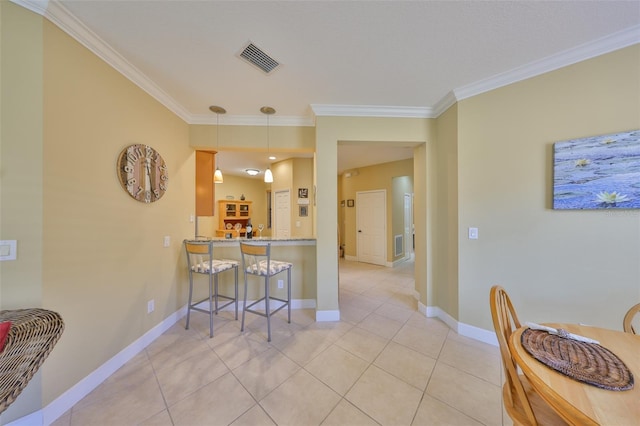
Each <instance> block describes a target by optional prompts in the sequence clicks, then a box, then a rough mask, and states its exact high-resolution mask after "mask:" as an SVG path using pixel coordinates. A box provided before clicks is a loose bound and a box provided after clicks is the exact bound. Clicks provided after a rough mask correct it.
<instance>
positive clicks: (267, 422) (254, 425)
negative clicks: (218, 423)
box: [231, 404, 275, 426]
mask: <svg viewBox="0 0 640 426" xmlns="http://www.w3.org/2000/svg"><path fill="white" fill-rule="evenodd" d="M231 426H275V423H274V422H273V420H271V418H269V416H268V415H267V413H265V412H264V410H263V409H262V407H261V406H260V405H258V404H256V405H254V406H253V408H251V409H250V410H249V411H247V412H246V413H244V414H243V415H242V416H240V417H239V418H238V419H237V420H236V421H234V422H233V423H231Z"/></svg>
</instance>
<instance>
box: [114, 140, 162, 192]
mask: <svg viewBox="0 0 640 426" xmlns="http://www.w3.org/2000/svg"><path fill="white" fill-rule="evenodd" d="M117 172H118V179H119V180H120V185H122V188H123V189H124V190H125V191H127V193H128V194H129V195H131V196H132V197H133V198H135V199H136V200H138V201H140V202H143V203H153V202H154V201H157V200H159V199H160V198H161V197H162V196H163V195H164V193H165V191H166V190H167V184H168V183H169V175H168V173H167V165H166V164H165V162H164V160H163V159H162V156H161V155H160V154H159V153H158V152H157V151H156V150H155V149H153V148H152V147H150V146H148V145H142V144H135V145H130V146H128V147H126V148H125V149H123V150H122V152H121V153H120V156H119V157H118V170H117Z"/></svg>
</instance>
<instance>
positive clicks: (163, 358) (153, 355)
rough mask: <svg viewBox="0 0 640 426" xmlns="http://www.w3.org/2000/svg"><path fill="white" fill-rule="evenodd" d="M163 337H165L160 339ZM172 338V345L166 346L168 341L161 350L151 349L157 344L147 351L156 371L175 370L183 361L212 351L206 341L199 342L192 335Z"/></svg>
mask: <svg viewBox="0 0 640 426" xmlns="http://www.w3.org/2000/svg"><path fill="white" fill-rule="evenodd" d="M163 336H164V335H162V336H160V337H159V338H162V337H163ZM171 337H172V338H171V341H170V342H171V343H170V344H165V343H167V341H163V342H160V343H161V344H162V349H161V350H157V348H155V347H151V345H153V343H155V342H153V343H152V344H151V345H149V347H148V349H147V353H148V355H149V360H150V361H151V364H152V365H153V368H154V369H155V370H156V371H160V370H162V369H164V368H173V367H174V366H175V365H177V364H180V363H181V362H182V361H184V360H186V359H189V358H191V357H193V356H195V355H197V354H199V353H202V352H207V351H209V350H210V349H211V348H210V347H209V346H208V345H207V343H206V341H205V340H197V339H195V338H193V337H192V335H191V334H187V335H183V336H182V337H177V338H175V339H174V338H173V337H174V336H171Z"/></svg>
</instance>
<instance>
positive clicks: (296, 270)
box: [198, 237, 317, 309]
mask: <svg viewBox="0 0 640 426" xmlns="http://www.w3.org/2000/svg"><path fill="white" fill-rule="evenodd" d="M209 241H211V243H212V244H213V254H214V257H215V258H217V259H223V258H224V259H232V260H237V261H239V262H242V258H241V255H240V241H243V242H248V243H255V244H262V243H271V258H272V259H275V260H281V261H286V262H291V263H292V264H293V269H292V270H291V298H292V303H291V308H292V309H303V308H305V309H312V308H315V307H316V297H317V296H316V293H317V285H316V276H317V275H316V266H317V265H316V239H315V238H304V237H289V238H274V237H263V238H252V239H247V238H224V237H215V238H211V239H209ZM240 268H241V269H240V271H239V276H238V280H239V282H240V287H241V289H243V288H244V287H243V283H244V275H243V273H242V264H241V265H240ZM253 278H255V277H249V294H248V296H247V297H248V298H249V299H251V300H253V299H256V298H257V297H258V291H259V290H260V289H261V286H259V285H257V281H254V280H253ZM252 282H253V283H254V284H255V285H252ZM219 286H220V289H221V291H222V292H225V291H227V290H228V289H229V288H231V286H232V279H231V277H229V276H224V274H223V275H221V276H220V282H219ZM271 288H272V295H274V293H275V295H276V297H277V294H278V292H284V291H285V290H284V289H278V288H277V283H273V284H272V286H271ZM198 290H199V291H201V292H202V294H204V292H206V290H207V289H206V286H204V285H203V286H200V288H199V289H198ZM242 291H244V290H241V292H242Z"/></svg>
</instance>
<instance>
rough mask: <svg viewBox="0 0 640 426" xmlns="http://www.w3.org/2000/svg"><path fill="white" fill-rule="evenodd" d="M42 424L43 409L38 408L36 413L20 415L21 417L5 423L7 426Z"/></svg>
mask: <svg viewBox="0 0 640 426" xmlns="http://www.w3.org/2000/svg"><path fill="white" fill-rule="evenodd" d="M42 424H44V419H43V418H42V410H38V411H36V412H35V413H31V414H28V415H26V416H24V417H20V418H19V419H16V420H14V421H12V422H11V423H5V426H34V425H42Z"/></svg>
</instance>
